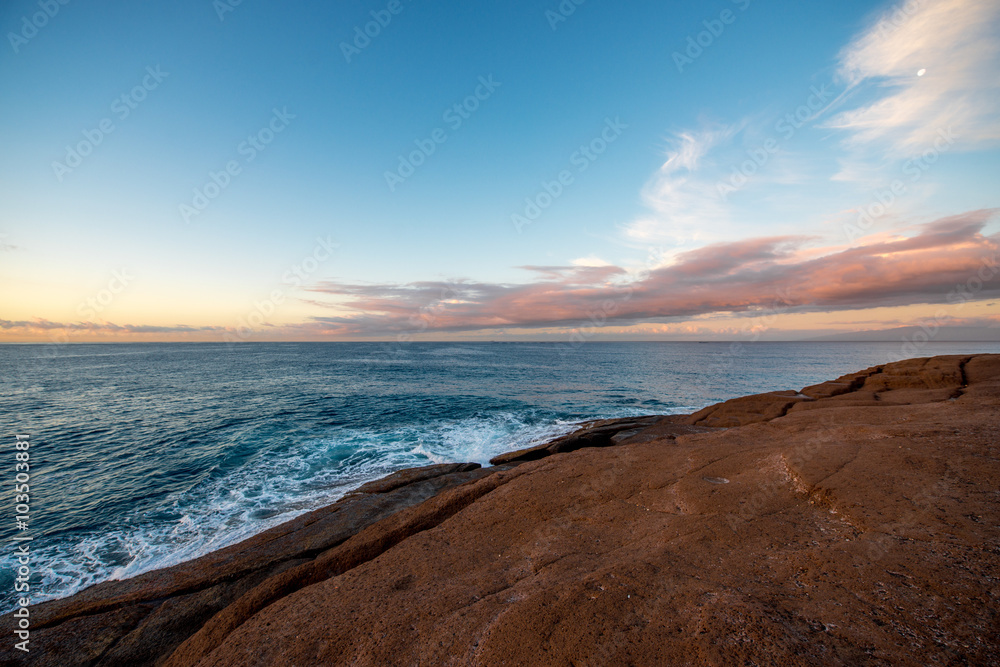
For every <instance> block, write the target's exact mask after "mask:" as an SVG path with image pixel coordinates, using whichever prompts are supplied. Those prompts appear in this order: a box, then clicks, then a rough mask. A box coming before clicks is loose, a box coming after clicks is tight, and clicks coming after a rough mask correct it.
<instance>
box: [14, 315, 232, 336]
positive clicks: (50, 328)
mask: <svg viewBox="0 0 1000 667" xmlns="http://www.w3.org/2000/svg"><path fill="white" fill-rule="evenodd" d="M0 329H3V330H8V331H9V330H15V331H20V332H25V333H51V332H62V333H88V334H178V333H180V334H183V333H204V332H224V331H227V329H226V327H215V326H204V327H192V326H187V325H183V324H180V325H176V326H159V325H151V324H113V323H111V322H52V321H49V320H46V319H41V318H39V319H33V320H3V319H0Z"/></svg>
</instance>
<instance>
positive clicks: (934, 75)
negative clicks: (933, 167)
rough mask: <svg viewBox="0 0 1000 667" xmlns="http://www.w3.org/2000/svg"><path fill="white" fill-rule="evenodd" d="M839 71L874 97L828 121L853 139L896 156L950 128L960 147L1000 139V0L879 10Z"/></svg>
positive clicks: (922, 0)
mask: <svg viewBox="0 0 1000 667" xmlns="http://www.w3.org/2000/svg"><path fill="white" fill-rule="evenodd" d="M839 74H840V76H841V77H842V78H843V79H844V81H845V82H846V83H847V84H848V86H850V87H853V88H861V87H869V88H871V89H872V90H871V91H870V92H872V93H873V94H874V95H875V99H874V100H872V101H869V102H868V103H866V104H864V105H863V106H860V107H858V108H855V109H851V110H848V111H843V112H841V113H839V114H838V115H837V116H835V117H834V118H832V119H831V120H830V121H829V122H828V126H829V127H833V128H837V129H840V130H844V131H847V132H849V133H850V134H849V137H848V139H847V142H846V143H847V146H848V147H851V148H869V147H874V148H878V149H880V150H883V151H887V152H888V153H889V154H890V155H893V156H896V157H902V156H906V155H909V154H912V153H917V152H921V151H923V150H925V149H926V148H928V147H929V146H931V145H932V144H933V142H934V141H935V139H936V138H937V133H938V131H939V130H941V129H943V128H948V127H952V128H954V131H955V133H956V134H957V135H958V139H959V142H960V146H964V147H976V148H983V147H985V146H987V145H995V144H996V143H997V142H998V141H1000V113H998V111H1000V3H998V2H996V1H995V0H910V1H909V2H906V3H904V4H902V5H899V6H896V7H894V8H893V9H891V10H890V11H888V12H886V13H885V14H884V15H882V16H880V17H878V19H877V20H876V21H875V23H874V25H872V26H871V27H870V28H869V29H867V30H866V31H865V32H863V33H862V34H861V35H860V36H859V37H857V38H856V39H855V40H853V41H852V42H851V43H850V44H848V45H847V47H846V48H844V49H843V51H842V52H841V55H840V68H839Z"/></svg>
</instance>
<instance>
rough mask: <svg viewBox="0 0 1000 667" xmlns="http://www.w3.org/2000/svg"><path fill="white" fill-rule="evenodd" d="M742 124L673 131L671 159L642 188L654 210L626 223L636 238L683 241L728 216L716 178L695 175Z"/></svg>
mask: <svg viewBox="0 0 1000 667" xmlns="http://www.w3.org/2000/svg"><path fill="white" fill-rule="evenodd" d="M741 129H742V124H734V125H724V126H718V127H710V128H704V129H701V130H698V131H691V132H681V133H678V134H676V135H674V137H673V140H672V144H671V148H670V150H669V151H668V153H667V159H666V161H665V162H664V163H663V165H662V166H660V168H659V170H657V172H656V174H654V175H653V177H652V178H651V179H650V181H649V182H648V183H647V184H646V186H645V187H644V188H643V191H642V199H643V202H644V203H645V205H646V206H647V207H648V208H650V209H651V210H652V211H653V215H649V216H645V217H643V218H640V219H639V220H636V221H634V222H632V223H631V224H629V225H628V226H627V227H626V228H625V234H626V236H627V237H628V238H629V239H630V240H633V241H641V242H649V241H662V240H667V241H671V242H672V243H674V244H677V245H682V244H684V243H685V242H687V241H689V240H697V239H699V238H704V236H705V235H704V232H703V231H702V230H704V229H705V228H706V227H707V226H710V225H711V223H713V222H714V223H720V222H723V221H725V220H727V219H728V207H727V206H726V205H725V204H724V203H723V202H722V201H721V200H720V198H719V193H718V187H717V182H716V180H709V179H706V178H703V177H701V176H699V175H697V172H698V171H699V169H701V167H702V166H703V163H704V162H705V161H706V160H707V156H708V154H709V153H710V152H711V151H712V150H713V149H715V148H716V147H718V146H720V145H724V144H728V143H729V142H730V141H731V140H732V138H733V137H734V136H735V135H736V134H737V133H738V132H739V131H740V130H741Z"/></svg>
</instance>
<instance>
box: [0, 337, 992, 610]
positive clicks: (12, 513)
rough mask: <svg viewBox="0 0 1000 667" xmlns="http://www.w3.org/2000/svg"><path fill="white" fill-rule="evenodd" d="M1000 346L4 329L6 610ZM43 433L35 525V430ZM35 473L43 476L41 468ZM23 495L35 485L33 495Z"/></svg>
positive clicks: (0, 450) (0, 352)
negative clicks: (496, 474) (505, 455)
mask: <svg viewBox="0 0 1000 667" xmlns="http://www.w3.org/2000/svg"><path fill="white" fill-rule="evenodd" d="M904 352H905V353H907V354H905V356H932V355H936V354H971V353H976V352H996V353H1000V343H934V342H932V343H926V344H923V345H922V346H920V347H919V349H916V350H915V348H914V346H913V345H912V344H910V345H909V347H907V346H904V345H903V344H902V343H901V342H900V343H749V342H747V343H736V344H734V343H714V342H712V343H666V342H631V343H612V342H586V343H583V344H576V345H568V344H563V343H509V342H497V343H417V342H413V343H405V344H404V343H246V344H239V345H228V344H223V343H219V344H213V343H190V344H188V343H177V344H139V343H133V344H93V345H89V344H72V345H70V344H36V345H0V417H2V432H0V437H2V440H0V442H2V444H3V446H2V447H0V476H5V478H0V508H2V512H0V540H2V542H0V543H2V544H3V545H6V546H5V547H4V548H3V549H2V551H0V611H9V610H10V609H12V608H13V607H14V604H15V600H16V596H17V595H19V594H17V593H15V592H14V583H15V577H16V576H17V567H18V566H17V563H16V561H15V559H14V556H13V554H14V551H15V545H19V544H24V543H26V542H24V541H20V542H19V541H15V538H16V537H20V538H22V539H23V538H27V537H30V538H31V539H30V542H27V543H28V544H30V552H31V575H30V585H31V601H32V604H37V603H38V602H41V601H43V600H47V599H52V598H58V597H64V596H67V595H71V594H73V593H74V592H76V591H79V590H81V589H83V588H85V587H87V586H90V585H92V584H95V583H98V582H101V581H106V580H109V579H122V578H127V577H133V576H136V575H138V574H140V573H143V572H147V571H149V570H153V569H156V568H161V567H165V566H169V565H174V564H176V563H180V562H183V561H186V560H189V559H192V558H196V557H198V556H201V555H203V554H206V553H208V552H210V551H213V550H216V549H220V548H222V547H225V546H228V545H230V544H234V543H236V542H238V541H240V540H243V539H245V538H247V537H250V536H252V535H254V534H256V533H259V532H261V531H263V530H266V529H268V528H270V527H272V526H275V525H277V524H279V523H281V522H283V521H287V520H289V519H291V518H293V517H295V516H298V515H300V514H302V513H304V512H308V511H310V510H312V509H315V508H317V507H321V506H323V505H325V504H328V503H331V502H333V501H335V500H337V499H338V498H339V497H341V496H342V495H343V494H344V493H345V492H347V491H349V490H351V489H353V488H355V487H357V486H358V485H360V484H363V483H364V482H367V481H370V480H372V479H377V478H379V477H382V476H384V475H387V474H389V473H392V472H395V471H398V470H401V469H403V468H408V467H413V466H423V465H429V464H433V463H446V462H465V461H474V462H478V463H482V464H484V465H487V464H488V461H489V459H490V458H491V457H493V456H496V455H497V454H500V453H502V452H506V451H510V450H514V449H519V448H522V447H527V446H529V445H532V444H534V443H537V442H540V441H543V440H546V439H549V438H552V437H555V436H557V435H560V434H562V433H566V432H568V431H571V430H572V429H573V428H574V425H576V424H578V423H579V422H581V421H585V420H591V419H602V418H611V417H628V416H636V415H648V414H673V413H686V412H693V411H695V410H698V409H700V408H702V407H704V406H706V405H709V404H712V403H715V402H718V401H723V400H726V399H729V398H733V397H736V396H742V395H745V394H752V393H758V392H763V391H772V390H778V389H800V388H802V387H804V386H807V385H810V384H814V383H818V382H822V381H824V380H828V379H833V378H836V377H838V376H840V375H843V374H845V373H849V372H852V371H856V370H861V369H863V368H867V367H869V366H873V365H876V364H880V363H885V362H886V361H890V360H895V359H898V358H900V357H902V356H904ZM16 434H28V435H30V443H31V445H30V450H29V452H30V471H29V473H28V474H29V475H30V485H29V486H30V492H29V495H30V502H29V507H28V508H24V507H21V508H20V509H21V510H23V509H29V513H28V514H27V515H26V516H27V518H28V520H27V521H25V522H23V523H22V525H21V526H20V527H19V526H18V525H17V522H16V518H15V517H16V516H17V515H18V511H17V509H16V508H17V504H18V502H19V501H18V499H16V498H15V494H14V485H15V482H16V474H17V472H16V469H15V464H16V458H15V455H16V449H15V443H16V439H15V435H16ZM22 479H23V478H22ZM20 500H23V498H22V499H20Z"/></svg>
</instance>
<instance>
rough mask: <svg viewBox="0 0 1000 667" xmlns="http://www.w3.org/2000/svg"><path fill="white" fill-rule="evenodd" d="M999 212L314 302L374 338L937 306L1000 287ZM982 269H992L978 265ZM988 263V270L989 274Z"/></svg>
mask: <svg viewBox="0 0 1000 667" xmlns="http://www.w3.org/2000/svg"><path fill="white" fill-rule="evenodd" d="M996 213H997V211H996V210H981V211H972V212H969V213H964V214H962V215H957V216H952V217H948V218H943V219H941V220H938V221H936V222H933V223H930V224H928V225H925V226H923V227H922V228H920V230H919V233H918V234H916V235H915V236H912V237H909V238H899V239H893V240H882V241H879V242H877V243H872V244H870V245H865V246H860V247H854V248H849V249H846V250H842V249H837V250H831V251H829V252H826V253H823V252H822V249H820V252H817V249H816V248H814V247H810V248H808V249H806V248H805V246H806V244H808V243H809V242H810V239H808V238H806V237H773V238H759V239H748V240H744V241H738V242H733V243H719V244H714V245H710V246H706V247H703V248H699V249H697V250H692V251H689V252H686V253H683V254H681V255H679V256H677V258H676V260H675V261H674V263H672V264H671V265H669V266H665V267H662V268H659V269H656V270H653V271H651V272H649V274H648V275H646V276H644V277H643V278H642V279H641V280H638V281H633V282H624V279H625V277H626V275H627V274H626V272H625V270H624V269H621V268H619V267H614V266H601V267H580V266H570V267H561V266H544V267H539V266H533V267H522V268H525V269H528V270H530V271H532V272H534V273H535V274H536V275H537V276H538V279H537V280H535V281H534V282H529V283H524V284H495V283H481V282H474V281H457V282H451V283H449V282H420V283H413V284H408V285H359V284H347V283H336V282H324V283H320V284H318V285H315V286H314V287H312V288H311V291H312V292H314V293H316V294H317V295H320V298H318V299H317V300H315V301H313V303H318V304H322V305H328V306H331V307H335V308H336V309H337V310H340V311H342V312H344V311H346V314H343V315H338V316H330V317H320V318H316V320H315V324H316V325H318V326H320V327H322V329H323V330H324V331H325V332H326V333H329V334H332V335H342V336H375V335H387V334H394V333H400V332H405V333H416V332H423V331H442V332H445V331H471V330H478V329H493V328H504V327H520V328H524V327H551V326H578V325H581V324H584V323H587V324H590V325H592V324H594V323H595V322H600V323H607V324H615V325H629V324H634V323H637V322H643V321H670V320H680V319H685V318H689V317H693V316H696V315H704V314H709V313H719V312H746V311H751V310H754V309H757V308H766V307H769V306H774V305H776V304H779V305H781V306H782V307H783V308H786V309H788V310H790V311H796V310H798V311H806V310H807V311H836V310H849V309H850V310H853V309H859V308H869V307H879V306H901V305H909V304H918V303H943V302H945V301H947V300H948V295H949V292H953V291H954V290H955V289H956V286H957V285H964V284H966V283H968V282H969V281H970V280H972V281H973V284H974V282H975V279H976V277H977V274H979V275H980V278H981V275H982V274H981V271H986V274H987V275H990V276H991V277H990V279H989V280H987V281H986V283H985V284H984V285H982V286H981V287H979V288H977V289H976V296H977V297H987V296H990V295H995V294H996V293H997V292H1000V274H998V271H1000V269H998V268H997V261H998V257H997V254H998V251H1000V235H996V234H994V235H991V236H985V235H983V233H982V232H983V228H984V227H985V226H986V224H987V223H988V222H989V221H990V220H991V219H992V218H993V217H995V215H996ZM984 267H987V268H984ZM988 267H993V268H988Z"/></svg>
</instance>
